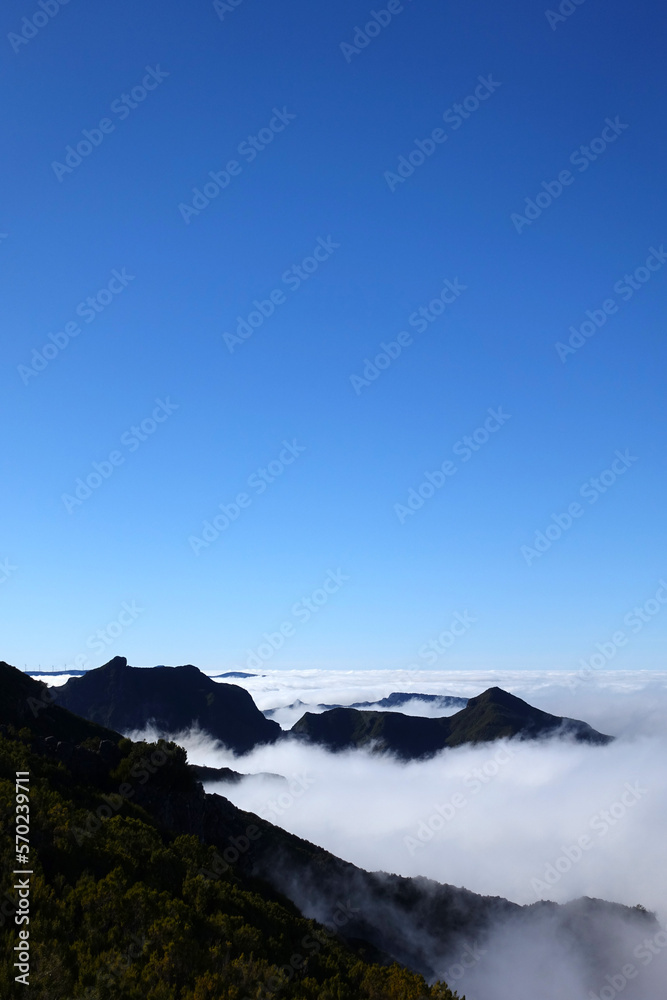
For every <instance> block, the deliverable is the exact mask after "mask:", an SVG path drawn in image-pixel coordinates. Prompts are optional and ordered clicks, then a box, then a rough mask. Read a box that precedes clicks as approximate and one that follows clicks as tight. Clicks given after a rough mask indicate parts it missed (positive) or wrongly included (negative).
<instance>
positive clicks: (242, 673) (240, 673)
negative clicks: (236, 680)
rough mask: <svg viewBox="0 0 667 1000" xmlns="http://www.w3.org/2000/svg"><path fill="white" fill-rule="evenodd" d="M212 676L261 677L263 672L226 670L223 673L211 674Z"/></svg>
mask: <svg viewBox="0 0 667 1000" xmlns="http://www.w3.org/2000/svg"><path fill="white" fill-rule="evenodd" d="M213 676H214V677H263V676H264V675H263V674H247V673H246V672H245V671H244V670H228V671H227V673H225V674H213Z"/></svg>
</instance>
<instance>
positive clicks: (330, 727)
mask: <svg viewBox="0 0 667 1000" xmlns="http://www.w3.org/2000/svg"><path fill="white" fill-rule="evenodd" d="M290 733H291V734H292V735H293V736H296V737H298V738H300V739H303V740H306V741H307V742H309V743H317V744H318V745H319V746H323V747H326V749H327V750H332V751H337V750H351V749H358V748H360V747H368V748H371V749H374V750H376V751H389V752H391V753H394V754H396V755H397V756H398V757H400V758H402V759H403V760H413V759H415V758H420V757H427V756H430V755H432V754H434V753H437V752H438V751H439V750H444V749H445V748H446V747H457V746H461V745H463V744H465V743H488V742H490V741H492V740H497V739H502V738H504V737H505V738H508V737H509V738H511V737H520V738H521V739H539V738H542V737H547V736H567V737H569V738H571V739H574V740H577V741H578V742H581V743H591V744H597V745H601V744H605V743H609V742H610V741H611V739H612V737H611V736H605V735H603V734H602V733H598V732H597V731H596V730H595V729H592V728H591V727H590V726H589V725H588V724H587V723H585V722H579V721H578V720H576V719H564V718H560V717H559V716H556V715H549V714H548V713H547V712H542V711H540V709H539V708H533V707H532V706H531V705H529V704H528V703H527V702H525V701H522V699H521V698H516V697H515V696H514V695H512V694H508V693H507V691H503V690H502V689H501V688H498V687H492V688H489V689H488V690H487V691H484V692H483V694H480V695H478V696H477V697H476V698H470V699H469V700H468V702H467V704H466V707H465V708H463V709H462V710H461V711H460V712H457V713H456V714H455V715H451V716H448V717H445V718H440V719H424V718H421V717H417V716H412V715H403V714H401V713H400V712H369V711H363V710H359V709H356V708H333V709H330V710H329V711H327V712H323V713H321V714H316V713H314V712H306V714H305V715H304V716H303V717H302V718H301V719H299V721H298V722H296V723H295V724H294V725H293V726H292V728H291V730H290Z"/></svg>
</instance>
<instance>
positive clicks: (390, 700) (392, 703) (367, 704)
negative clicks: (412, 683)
mask: <svg viewBox="0 0 667 1000" xmlns="http://www.w3.org/2000/svg"><path fill="white" fill-rule="evenodd" d="M411 701H423V702H427V703H428V704H430V705H432V706H433V707H434V708H436V709H439V708H442V709H447V708H465V707H466V705H467V704H468V699H467V698H456V697H455V696H454V695H450V694H418V693H411V692H409V691H392V693H391V694H390V695H388V696H387V697H386V698H380V699H378V700H377V701H355V702H353V704H352V705H318V706H317V707H318V708H323V709H330V708H373V707H374V706H376V705H377V706H378V707H379V708H400V707H401V706H402V705H407V704H409V703H410V702H411Z"/></svg>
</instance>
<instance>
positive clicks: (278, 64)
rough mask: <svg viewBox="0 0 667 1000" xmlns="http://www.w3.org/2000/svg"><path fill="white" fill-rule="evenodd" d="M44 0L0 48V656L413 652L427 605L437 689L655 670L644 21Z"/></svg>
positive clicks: (658, 34) (375, 655)
mask: <svg viewBox="0 0 667 1000" xmlns="http://www.w3.org/2000/svg"><path fill="white" fill-rule="evenodd" d="M44 2H45V7H46V13H44V8H41V7H39V6H38V5H37V3H36V2H35V3H34V4H33V3H26V2H23V0H22V2H19V0H8V2H7V3H6V4H5V6H4V8H3V13H2V22H3V30H2V32H0V37H2V38H4V51H3V52H2V55H1V57H0V64H1V66H2V73H3V77H4V80H5V84H6V86H7V87H8V88H9V90H10V91H11V94H12V100H11V101H6V102H5V103H4V106H3V108H2V110H1V111H0V116H1V119H2V125H3V131H4V135H5V140H6V141H5V146H6V148H7V149H8V150H9V149H11V150H12V154H11V156H8V157H6V159H5V165H4V167H3V170H4V178H3V181H4V183H3V185H2V192H3V196H2V211H1V213H0V231H1V232H2V234H3V235H2V237H1V238H0V254H1V255H2V268H1V269H0V275H1V279H0V280H1V281H2V286H3V288H2V291H3V302H4V308H3V325H4V345H5V346H4V351H3V364H2V368H1V376H0V377H1V379H2V397H1V398H2V411H3V421H2V426H3V432H4V433H3V437H4V441H3V458H4V468H5V476H4V489H3V491H2V522H1V524H2V528H1V531H0V581H1V582H0V628H1V630H2V636H3V642H2V650H1V651H0V656H2V657H3V658H4V659H6V660H8V661H9V662H13V663H17V664H19V665H21V666H22V665H23V664H24V663H25V664H27V665H28V666H29V667H33V668H34V667H36V666H37V665H38V664H41V666H42V667H43V668H44V667H51V666H54V667H56V668H62V667H64V666H65V665H70V666H71V665H74V664H76V663H77V659H78V663H79V665H84V664H85V665H86V666H97V665H99V664H100V663H102V662H105V661H106V660H107V659H109V658H110V657H111V656H112V655H115V654H117V653H120V654H123V655H126V656H127V657H128V658H129V660H130V662H133V663H137V664H154V663H182V662H193V663H196V664H197V665H199V666H201V667H204V668H206V669H212V668H217V667H219V668H221V669H233V668H234V667H235V666H238V667H244V666H245V665H246V664H247V663H248V658H249V656H250V654H251V653H254V654H255V656H257V655H258V654H257V650H258V648H259V647H260V646H261V645H262V644H264V645H263V647H262V654H266V655H262V654H260V660H259V662H260V663H262V662H264V663H266V665H267V666H270V667H271V668H275V667H282V666H284V667H292V668H294V667H297V668H299V667H303V668H307V667H337V668H350V669H354V668H360V667H368V668H372V667H378V668H380V667H403V666H410V665H413V666H433V664H429V663H427V662H426V660H425V659H424V657H423V656H421V655H420V650H422V649H423V646H424V644H427V643H429V642H431V641H433V640H436V639H437V637H438V636H439V635H441V634H442V633H443V630H445V631H447V630H449V626H450V624H451V623H452V621H453V620H454V616H455V615H456V614H457V613H458V614H459V615H461V616H465V615H466V614H467V615H468V619H467V620H468V621H469V620H470V619H474V622H473V623H471V624H470V626H469V627H466V628H465V629H463V630H462V629H460V628H459V631H461V632H462V634H461V635H458V636H456V637H455V639H452V640H451V642H450V641H449V639H445V640H443V642H444V645H443V651H442V654H438V660H437V664H436V665H435V666H436V667H437V668H443V669H455V668H465V669H473V668H477V667H479V668H482V669H495V668H505V669H508V668H522V667H526V668H528V667H530V668H533V669H539V668H559V667H561V668H564V669H565V668H567V669H573V668H576V667H577V666H578V665H579V662H580V659H581V658H582V657H583V658H588V657H590V656H591V655H592V654H594V653H595V652H596V648H597V647H596V644H598V643H599V644H602V645H603V646H604V645H605V644H608V643H609V642H610V641H611V637H612V636H613V635H614V634H615V633H617V632H618V631H619V630H620V631H622V632H624V633H627V639H628V641H627V642H626V643H624V644H622V646H621V645H619V646H618V647H616V651H615V652H614V654H613V655H609V656H608V657H607V663H606V666H607V667H609V668H611V667H614V666H619V667H621V666H622V667H624V668H626V669H627V668H633V667H637V668H640V667H658V666H663V665H664V659H663V657H662V656H661V650H662V648H663V647H662V641H664V637H665V633H666V625H667V605H665V606H664V608H663V604H662V602H661V601H660V598H656V597H655V594H656V593H660V594H661V595H662V594H664V595H665V596H667V591H664V592H663V591H662V590H661V589H660V588H661V584H660V580H661V578H663V577H665V575H666V574H667V562H666V561H665V557H664V543H665V535H666V531H665V526H664V524H665V519H664V493H665V462H664V459H665V429H664V362H665V341H664V309H663V308H662V307H663V306H664V301H665V282H666V280H667V266H666V265H667V258H665V257H664V254H663V250H662V249H661V248H662V247H663V241H667V225H666V220H665V197H664V176H665V158H666V156H665V154H666V149H665V144H664V141H663V135H664V127H665V111H664V106H665V102H664V97H665V82H664V73H663V53H664V30H663V29H664V21H665V15H664V13H663V12H662V11H660V10H658V9H656V8H653V9H651V7H650V6H649V5H648V4H640V5H639V6H637V7H633V8H630V7H628V5H627V4H623V3H620V2H618V0H610V2H606V3H604V4H603V3H602V2H601V0H585V2H584V3H582V4H580V5H578V6H575V5H574V4H571V5H568V4H567V3H565V4H563V5H562V6H563V9H564V10H565V11H567V10H569V9H572V13H571V14H569V15H567V16H565V15H561V16H562V17H563V20H555V19H554V18H548V17H547V16H546V14H545V8H544V6H543V5H542V4H538V3H530V2H528V0H522V2H518V0H515V2H512V0H510V2H508V3H505V4H502V5H498V4H496V3H492V2H491V0H482V2H480V3H479V4H476V5H475V6H474V7H471V6H469V5H468V6H464V7H460V6H458V7H457V6H455V5H450V4H435V3H430V4H429V3H427V2H426V0H405V3H404V4H402V5H401V4H398V3H396V2H393V3H392V4H391V5H390V10H389V11H388V12H387V13H384V11H386V10H387V6H388V5H386V4H385V5H382V6H380V5H379V4H378V5H376V6H375V7H373V6H372V5H370V4H365V3H362V2H359V0H341V2H339V3H337V4H335V5H334V4H324V5H319V4H318V5H313V4H311V3H306V2H304V0H296V2H295V3H293V4H290V5H287V7H286V6H285V5H277V4H268V3H266V2H264V3H262V2H261V0H242V2H241V3H238V4H237V5H236V6H235V7H233V6H231V5H228V4H222V5H219V7H220V9H219V10H216V8H215V7H214V5H213V4H212V3H209V2H203V0H202V2H196V3H194V4H191V5H188V6H187V7H186V6H185V5H181V4H176V3H174V2H173V0H163V2H161V3H159V4H158V3H155V2H152V0H148V2H146V3H143V4H141V5H139V6H138V5H136V4H130V3H129V2H127V0H119V2H117V3H115V4H113V5H106V6H104V5H103V6H102V7H99V8H97V7H96V8H93V7H90V6H89V5H85V4H83V3H81V2H80V0H70V2H69V3H68V4H66V5H64V6H62V7H57V9H56V8H55V7H54V5H55V4H56V3H57V0H44ZM227 8H228V9H227ZM552 10H554V11H556V12H558V7H557V6H554V7H553V8H552ZM54 11H55V12H54ZM371 11H376V12H377V17H374V16H372V14H371ZM391 11H393V13H391ZM49 12H50V13H49ZM390 13H391V16H390ZM23 18H28V19H29V20H28V21H23ZM45 19H46V23H43V22H44V21H45ZM31 21H33V22H34V23H32V24H31ZM550 21H551V22H552V23H550ZM35 24H36V25H37V27H35V26H34V25H35ZM367 24H370V27H369V29H368V32H366V29H365V26H366V25H367ZM358 28H359V29H361V33H359V32H358V31H357V29H358ZM355 38H356V44H355ZM352 46H354V48H352ZM355 49H356V51H355ZM480 79H481V80H482V81H486V83H484V82H480ZM151 88H152V89H151ZM476 93H477V96H475V94H476ZM124 95H127V96H125V97H124ZM456 105H459V109H458V110H457V109H456ZM610 123H611V124H610ZM85 130H87V132H88V135H87V136H86V131H85ZM434 130H436V131H435V136H434ZM438 130H439V131H438ZM252 137H256V139H255V140H253V139H252ZM436 137H437V140H438V141H434V140H435V138H436ZM417 140H418V141H419V143H420V144H421V146H419V145H418V144H417ZM81 143H83V145H79V144H81ZM67 147H70V151H69V152H68V149H67ZM77 147H79V148H78V152H77ZM582 147H584V148H583V149H582ZM420 148H421V150H422V152H420ZM79 161H80V162H79ZM401 164H402V167H401V170H402V173H403V174H404V175H405V176H403V177H402V178H401V177H400V171H399V166H400V165H401ZM564 172H567V173H564ZM211 173H212V174H214V175H217V176H218V181H217V182H214V181H213V180H212V178H211V176H210V175H211ZM559 177H560V179H559ZM207 184H208V187H207V188H206V187H204V186H205V185H207ZM197 192H199V193H197ZM206 192H208V195H209V196H210V197H207V194H206ZM197 206H199V207H198V208H197ZM193 207H195V208H196V212H194V211H192V208H193ZM529 216H532V218H529ZM114 272H115V274H114ZM625 275H629V276H630V278H629V281H628V279H626V278H625V277H624V276H625ZM446 282H449V285H446V284H445V283H446ZM452 289H455V292H453V291H452ZM443 291H444V297H445V301H444V302H443V299H442V298H440V296H441V293H443ZM272 294H273V301H272V299H271V296H272ZM89 298H91V299H92V303H87V301H86V300H88V299H89ZM256 303H259V306H258V305H257V304H256ZM430 303H435V304H434V305H433V307H431V305H430ZM605 303H606V305H607V310H606V311H605V307H604V304H605ZM420 309H422V310H424V312H422V313H421V316H420V313H419V310H420ZM262 310H263V312H264V313H265V314H266V315H265V316H262V315H261V311H262ZM587 311H588V312H589V313H590V314H592V318H591V317H589V316H588V314H587ZM436 313H438V314H439V315H436ZM251 314H252V315H251ZM249 317H250V322H251V324H254V326H244V325H243V321H245V322H248V318H249ZM425 317H428V318H427V319H426V318H425ZM411 320H412V322H411ZM260 321H261V322H260ZM586 321H588V322H589V326H587V327H585V328H584V332H586V331H587V332H588V333H589V334H591V335H590V336H585V335H584V334H582V333H581V332H579V333H577V332H576V331H577V330H579V329H580V328H581V326H582V324H583V323H584V322H586ZM239 324H241V326H240V329H241V330H242V331H245V332H246V333H248V332H249V331H250V330H251V329H252V333H251V335H250V336H247V337H245V338H243V337H242V336H240V335H239V334H238V332H237V330H238V328H239ZM571 327H574V331H573V330H571V329H570V328H571ZM225 334H227V336H225ZM49 335H52V337H51V338H50V336H49ZM397 338H399V340H397ZM571 338H573V339H572V340H571ZM382 343H384V344H385V345H388V350H389V355H387V354H386V353H381V352H383V351H384V349H383V348H382V347H381V344H382ZM557 344H561V345H564V346H561V347H560V348H557V346H556V345H557ZM45 345H49V346H48V347H47V351H46V355H45V354H44V353H43V350H44V347H45ZM399 347H400V353H398V348H399ZM378 354H380V358H379V361H378V366H375V367H370V368H369V367H365V366H366V362H367V359H370V361H371V363H372V365H375V361H374V359H375V358H376V356H378ZM392 354H393V355H395V356H394V357H391V356H390V355H392ZM382 366H385V367H382ZM364 371H365V373H366V374H365V375H364ZM369 375H370V377H369ZM490 410H492V411H495V412H496V417H495V418H493V417H492V416H490V413H489V411H490ZM499 410H500V413H501V414H503V417H502V419H501V420H498V416H497V414H498V411H499ZM485 422H487V426H486V429H485ZM133 428H135V430H133ZM475 434H476V438H475V437H474V435H475ZM466 436H468V437H469V438H470V437H472V440H473V442H474V443H475V449H473V448H469V446H468V445H466V444H465V437H466ZM285 442H287V444H285ZM288 446H289V447H288ZM617 452H620V453H621V455H625V460H624V461H621V459H619V458H618V457H617ZM110 456H111V457H110ZM447 462H449V463H451V464H450V465H445V468H446V474H445V472H442V471H440V472H438V470H442V468H443V463H447ZM95 463H97V466H96V465H95ZM269 463H273V464H272V465H270V464H269ZM613 463H616V464H615V465H613ZM262 469H266V470H267V471H266V473H262V472H260V471H259V470H262ZM271 470H272V471H271ZM606 470H612V471H606ZM614 470H615V471H614ZM426 473H430V474H434V475H432V476H431V483H429V482H428V480H427V479H426ZM601 474H602V477H603V478H602V479H599V478H598V477H600V475H601ZM591 480H596V481H597V485H596V484H593V485H591ZM87 481H88V485H86V482H87ZM433 482H435V483H436V485H433ZM587 483H588V484H589V485H588V487H587V486H586V484H587ZM90 484H92V485H90ZM438 484H439V485H438ZM605 484H606V485H605ZM77 486H78V490H79V494H78V496H77V494H76V489H77ZM420 488H421V491H422V495H421V497H420V495H419V490H420ZM582 489H583V490H585V491H586V492H585V493H584V495H582V492H581V491H582ZM411 491H413V492H411ZM431 494H432V495H431ZM409 498H412V504H413V507H414V508H415V509H414V510H412V509H410V508H409V506H408V500H409ZM420 499H421V500H422V501H423V502H422V503H421V505H420ZM572 504H579V509H580V513H577V514H575V515H574V516H572V515H567V516H566V512H567V511H568V508H569V507H570V505H572ZM220 505H222V507H221V506H220ZM230 505H231V506H230ZM234 505H236V506H234ZM575 509H576V508H575ZM225 511H226V513H225ZM553 515H556V516H557V517H558V518H559V519H560V527H559V526H558V525H557V524H556V522H555V521H554V520H553ZM568 516H569V517H570V519H571V524H568ZM216 517H218V521H217V527H216V526H215V525H214V524H213V521H214V519H215V518H216ZM206 522H209V523H210V524H211V526H210V527H209V528H206ZM225 525H226V526H225ZM550 525H551V526H552V527H550V528H549V526H550ZM547 529H549V530H548V531H547ZM537 532H543V533H545V532H546V534H544V536H543V539H544V540H543V541H539V537H538V538H537V541H536V533H537ZM206 539H208V541H207V540H206ZM536 545H537V547H536ZM540 546H541V547H542V549H543V551H542V552H540V551H539V547H540ZM531 553H532V554H531ZM2 560H4V563H3V562H2ZM344 578H346V579H344ZM325 581H328V582H327V585H326V587H325V586H324V584H325ZM304 599H305V603H304ZM647 601H648V602H649V606H648V610H644V611H643V616H640V618H639V620H640V621H641V627H639V628H638V627H636V626H635V625H634V624H632V622H634V619H630V620H628V619H627V616H628V615H632V614H634V612H633V609H634V608H636V607H640V608H644V607H645V605H646V602H647ZM308 602H310V607H311V611H309V612H307V609H308ZM304 608H305V609H306V610H304ZM128 609H129V610H128ZM108 625H111V628H110V629H109V630H108V631H107V626H108ZM281 626H282V627H283V632H282V634H281V633H280V629H281ZM100 632H101V634H99V633H100ZM265 634H268V635H269V636H273V646H279V648H277V649H275V650H274V649H273V647H272V646H271V645H270V644H269V645H266V643H267V640H266V639H265ZM281 639H282V642H281ZM445 646H446V647H447V648H445Z"/></svg>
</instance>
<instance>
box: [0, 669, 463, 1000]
mask: <svg viewBox="0 0 667 1000" xmlns="http://www.w3.org/2000/svg"><path fill="white" fill-rule="evenodd" d="M32 683H34V682H32ZM20 694H25V692H24V691H21V692H20ZM7 714H8V713H6V712H4V711H1V712H0V721H1V722H5V724H4V725H3V726H2V730H3V732H2V734H0V831H1V833H2V836H1V837H0V871H1V872H2V873H3V878H4V879H5V885H4V886H3V890H2V891H3V893H5V895H3V899H2V904H0V955H1V960H0V996H14V995H17V991H18V989H19V987H18V986H17V985H16V984H15V982H14V976H15V974H16V971H15V970H14V969H13V962H14V961H15V960H16V958H15V952H14V951H13V949H14V947H15V946H16V944H17V940H18V938H17V928H16V927H15V925H14V913H13V911H14V906H15V903H16V900H15V899H14V898H13V896H14V894H13V891H12V888H11V886H12V876H11V875H10V873H11V872H12V871H13V869H14V867H15V860H14V846H13V840H14V826H13V822H14V821H13V817H14V793H15V773H16V771H29V772H30V775H31V778H30V827H31V867H32V869H33V871H34V874H33V875H32V876H31V896H30V925H29V930H30V955H31V960H30V961H31V973H30V988H29V996H30V997H33V998H36V1000H245V998H252V1000H260V998H261V1000H268V998H276V1000H278V998H286V1000H289V998H293V1000H357V998H358V1000H418V998H429V997H430V998H432V1000H455V997H456V994H454V993H452V992H450V991H449V990H448V989H447V988H446V987H445V986H442V985H439V984H437V985H435V986H433V987H428V986H427V985H426V983H425V982H424V980H423V979H422V978H421V976H419V975H416V974H414V973H412V972H409V971H407V970H406V969H404V968H402V967H401V966H399V965H396V964H394V965H391V966H384V967H383V966H380V965H377V964H371V963H369V962H367V961H365V960H363V958H362V957H361V955H362V950H361V949H360V950H359V951H358V952H357V953H355V952H354V951H352V950H351V949H350V948H349V947H347V946H346V945H344V944H343V943H342V942H341V941H340V940H339V939H338V938H337V937H336V936H335V935H334V934H333V933H332V932H330V931H327V930H326V929H325V928H323V927H322V926H320V925H318V924H316V923H315V922H314V921H310V920H305V919H304V918H303V917H301V916H300V914H299V912H298V911H297V910H296V908H295V907H294V906H293V905H292V904H291V903H290V902H289V901H288V900H286V899H285V898H284V897H282V896H280V895H278V894H277V893H276V892H275V891H274V890H272V889H271V888H269V886H268V885H266V884H265V883H263V882H259V881H255V880H253V879H252V878H250V877H248V876H245V875H242V874H241V873H240V872H238V871H235V869H234V867H233V866H231V865H227V864H223V865H221V864H220V858H219V857H218V855H217V853H216V851H215V849H214V848H213V847H210V846H206V845H205V844H203V843H201V842H200V840H199V839H198V838H197V837H195V836H189V835H181V836H176V837H174V836H171V835H170V834H169V833H167V832H164V831H161V830H159V829H158V828H157V827H156V825H155V824H154V822H153V820H152V818H151V816H150V815H149V814H148V813H147V812H146V811H145V810H144V808H143V807H141V806H139V805H135V804H134V803H133V801H132V797H131V796H129V793H128V797H124V796H123V795H121V796H118V794H117V792H118V789H119V787H121V786H122V785H123V783H126V784H127V787H128V788H132V787H133V785H134V786H136V787H138V786H139V785H140V784H142V782H143V780H144V779H143V774H144V773H145V772H144V765H145V762H146V761H151V760H152V761H160V765H158V766H159V767H160V770H159V772H158V773H156V774H155V778H154V779H153V778H151V779H150V780H151V782H152V783H153V782H154V783H155V784H156V787H161V788H165V789H166V788H169V789H171V790H172V791H173V790H174V789H178V787H179V785H182V787H183V788H184V789H187V788H188V787H189V786H190V785H191V782H192V774H191V772H190V770H189V768H188V767H187V765H186V758H185V752H184V751H183V750H182V749H181V748H178V747H176V746H175V745H174V744H165V743H162V742H161V743H160V744H153V745H147V744H133V743H131V742H130V741H129V740H123V741H122V742H121V743H120V745H119V747H118V748H117V750H116V760H115V764H114V766H111V767H110V769H109V770H108V777H107V779H102V780H101V781H99V782H98V783H97V786H95V787H94V786H93V785H91V784H90V783H88V782H87V781H82V780H81V777H80V775H79V774H75V773H73V771H72V770H70V768H69V767H68V766H66V765H65V763H64V762H63V760H62V759H60V758H59V757H57V758H55V759H54V755H53V754H51V753H49V752H45V751H44V745H45V743H44V738H43V735H40V736H37V735H36V734H35V733H34V732H32V733H31V732H30V730H29V729H28V728H23V729H21V730H18V731H17V729H16V727H15V726H13V725H11V724H9V725H7V724H6V721H5V720H6V718H7ZM68 714H69V713H65V712H63V710H62V709H54V708H47V709H44V712H43V714H42V715H41V717H40V718H41V721H40V723H39V725H38V726H35V727H31V728H33V729H34V728H39V729H41V730H42V734H43V732H44V727H45V720H46V719H47V717H49V716H50V717H51V718H52V719H53V718H55V720H56V721H57V722H60V723H61V724H62V720H63V718H66V717H67V716H68ZM35 721H36V720H35ZM84 725H85V724H84ZM61 735H64V734H61ZM103 735H104V736H106V733H104V734H103ZM86 750H87V752H89V753H93V754H95V753H96V752H97V753H99V752H100V739H99V737H88V740H87V748H86ZM81 752H82V753H83V750H82V751H81ZM163 759H164V761H165V762H164V764H162V760H163ZM74 770H75V771H76V768H75V769H74ZM149 770H150V768H149Z"/></svg>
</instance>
